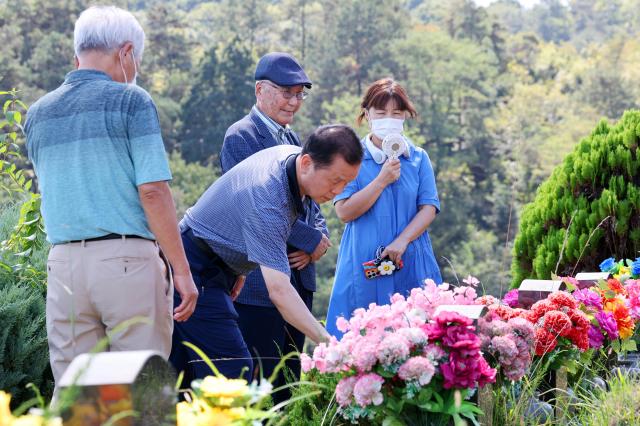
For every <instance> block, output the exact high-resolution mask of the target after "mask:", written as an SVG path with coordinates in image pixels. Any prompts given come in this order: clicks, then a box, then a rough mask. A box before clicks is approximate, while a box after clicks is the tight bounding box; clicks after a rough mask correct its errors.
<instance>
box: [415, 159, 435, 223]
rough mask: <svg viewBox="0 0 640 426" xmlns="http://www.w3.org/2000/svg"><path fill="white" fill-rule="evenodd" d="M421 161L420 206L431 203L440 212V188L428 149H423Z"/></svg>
mask: <svg viewBox="0 0 640 426" xmlns="http://www.w3.org/2000/svg"><path fill="white" fill-rule="evenodd" d="M421 151H422V150H421ZM421 154H422V158H421V161H420V170H419V172H418V174H419V179H420V183H419V187H418V206H424V205H431V206H434V207H435V208H436V213H440V199H439V198H438V188H436V178H435V176H434V174H433V167H431V160H429V155H428V154H427V153H426V151H422V152H421Z"/></svg>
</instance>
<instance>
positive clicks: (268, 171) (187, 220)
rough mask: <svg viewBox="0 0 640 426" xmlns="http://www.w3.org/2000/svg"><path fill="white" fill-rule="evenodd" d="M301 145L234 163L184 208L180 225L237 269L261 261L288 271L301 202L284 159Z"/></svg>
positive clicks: (274, 149) (252, 266)
mask: <svg viewBox="0 0 640 426" xmlns="http://www.w3.org/2000/svg"><path fill="white" fill-rule="evenodd" d="M301 150H302V149H301V148H300V147H298V146H292V145H279V146H276V147H272V148H268V149H265V150H262V151H260V152H258V153H256V154H254V155H252V156H251V157H249V158H247V159H246V160H244V161H242V162H240V163H238V164H237V165H236V166H235V167H233V168H232V169H231V170H229V171H228V172H226V173H225V174H224V175H222V177H220V178H219V179H218V180H216V181H215V182H214V183H213V184H212V185H211V186H210V187H209V188H208V189H207V190H206V191H205V193H204V194H203V195H202V196H201V197H200V199H199V200H198V202H197V203H196V204H195V205H194V206H193V207H191V208H190V209H189V210H187V212H186V214H185V216H184V218H183V219H182V222H181V226H182V227H184V226H185V225H186V226H189V227H190V228H191V229H192V230H193V233H194V234H195V235H196V236H197V237H199V238H202V239H204V240H205V241H207V243H208V244H209V246H211V248H212V249H213V251H214V252H215V253H216V254H218V256H220V257H221V258H222V260H224V262H225V263H226V264H227V265H228V266H229V267H230V268H231V269H233V270H234V271H235V272H236V273H238V274H247V273H248V272H250V271H252V270H254V269H256V268H257V267H258V266H259V265H263V266H266V267H269V268H272V269H275V270H277V271H280V272H282V273H284V274H286V275H288V276H290V274H291V270H290V267H289V259H288V257H287V239H288V238H289V234H290V233H291V227H292V226H293V224H294V223H295V221H296V218H297V217H298V215H299V213H300V211H301V210H302V208H303V207H302V206H301V199H300V198H298V199H297V200H296V199H295V197H294V195H293V193H292V191H291V188H290V183H289V178H288V176H287V172H286V160H287V158H289V157H291V156H292V155H294V154H298V153H300V151H301ZM295 185H296V186H295V188H296V189H297V183H296V184H295ZM298 194H299V193H298ZM298 197H299V195H298Z"/></svg>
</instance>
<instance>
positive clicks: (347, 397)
mask: <svg viewBox="0 0 640 426" xmlns="http://www.w3.org/2000/svg"><path fill="white" fill-rule="evenodd" d="M357 381H358V378H357V377H354V376H351V377H345V378H344V379H342V380H340V381H339V382H338V385H337V386H336V401H338V404H339V405H340V406H341V407H345V406H347V405H349V404H350V403H351V397H352V396H353V388H354V386H355V384H356V382H357Z"/></svg>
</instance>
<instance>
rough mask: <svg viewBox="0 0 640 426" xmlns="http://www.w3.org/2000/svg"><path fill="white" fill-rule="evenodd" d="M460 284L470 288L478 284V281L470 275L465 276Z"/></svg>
mask: <svg viewBox="0 0 640 426" xmlns="http://www.w3.org/2000/svg"><path fill="white" fill-rule="evenodd" d="M462 282H463V283H465V284H466V285H469V286H471V287H476V286H477V285H478V284H480V281H478V279H477V278H476V277H474V276H471V275H467V278H465V279H463V280H462Z"/></svg>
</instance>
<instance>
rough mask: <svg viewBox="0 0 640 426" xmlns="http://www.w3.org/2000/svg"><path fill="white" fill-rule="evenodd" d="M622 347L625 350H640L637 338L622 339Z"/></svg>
mask: <svg viewBox="0 0 640 426" xmlns="http://www.w3.org/2000/svg"><path fill="white" fill-rule="evenodd" d="M621 349H622V350H623V351H628V352H634V351H637V350H638V345H637V344H636V341H635V340H632V339H626V340H623V341H622V345H621Z"/></svg>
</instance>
